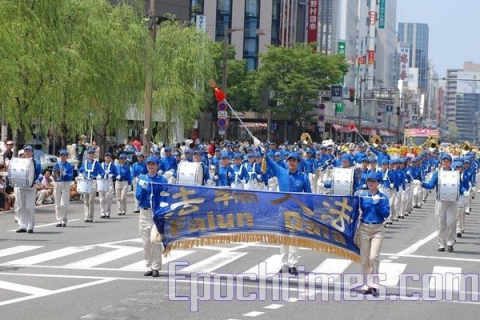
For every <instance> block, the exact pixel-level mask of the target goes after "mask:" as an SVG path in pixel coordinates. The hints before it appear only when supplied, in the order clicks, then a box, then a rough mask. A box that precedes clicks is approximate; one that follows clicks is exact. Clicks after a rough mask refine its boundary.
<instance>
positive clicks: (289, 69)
mask: <svg viewBox="0 0 480 320" xmlns="http://www.w3.org/2000/svg"><path fill="white" fill-rule="evenodd" d="M314 48H315V45H314V44H304V43H298V44H295V45H294V46H292V47H275V46H270V47H269V48H268V51H267V53H266V54H265V55H262V56H261V62H262V63H261V66H260V68H259V69H258V74H257V76H256V83H255V86H254V88H256V89H255V95H254V98H255V100H256V102H257V104H259V101H260V99H261V95H262V90H268V91H269V92H270V98H271V100H273V101H274V102H276V103H277V107H275V108H272V112H275V113H279V114H283V115H286V116H288V118H289V119H291V120H292V121H293V123H294V124H295V130H296V132H294V137H295V136H297V135H298V133H299V132H302V131H303V125H304V124H305V123H307V122H310V116H309V111H311V110H312V109H314V108H315V106H316V105H315V103H316V102H317V101H318V99H319V90H322V89H326V88H328V86H329V85H331V84H334V83H338V82H339V81H340V80H341V79H342V77H343V76H344V74H345V73H346V72H347V70H348V65H347V64H346V62H345V57H344V56H341V55H324V54H321V53H318V52H316V51H315V50H314Z"/></svg>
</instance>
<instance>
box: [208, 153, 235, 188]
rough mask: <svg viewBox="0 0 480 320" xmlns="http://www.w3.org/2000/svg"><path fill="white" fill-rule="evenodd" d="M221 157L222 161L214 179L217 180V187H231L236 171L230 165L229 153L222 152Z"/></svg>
mask: <svg viewBox="0 0 480 320" xmlns="http://www.w3.org/2000/svg"><path fill="white" fill-rule="evenodd" d="M220 158H221V161H220V164H219V165H218V166H217V168H216V170H215V176H214V177H213V180H214V181H215V183H216V185H217V187H230V185H231V184H232V182H233V180H234V179H235V172H234V171H233V168H232V167H231V166H230V160H229V158H228V153H226V152H222V155H221V156H220Z"/></svg>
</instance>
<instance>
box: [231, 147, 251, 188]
mask: <svg viewBox="0 0 480 320" xmlns="http://www.w3.org/2000/svg"><path fill="white" fill-rule="evenodd" d="M242 160H243V156H242V154H241V153H236V154H235V156H234V157H233V161H234V163H233V164H232V169H233V172H234V174H235V179H234V182H235V183H237V184H240V185H242V186H243V184H245V182H246V181H247V179H248V172H247V169H246V168H245V166H244V165H243V164H242Z"/></svg>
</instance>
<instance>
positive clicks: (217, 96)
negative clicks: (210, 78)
mask: <svg viewBox="0 0 480 320" xmlns="http://www.w3.org/2000/svg"><path fill="white" fill-rule="evenodd" d="M213 90H215V99H217V102H222V101H223V100H225V98H226V97H227V95H226V94H225V93H224V92H223V91H222V90H220V89H219V88H218V87H215V88H213Z"/></svg>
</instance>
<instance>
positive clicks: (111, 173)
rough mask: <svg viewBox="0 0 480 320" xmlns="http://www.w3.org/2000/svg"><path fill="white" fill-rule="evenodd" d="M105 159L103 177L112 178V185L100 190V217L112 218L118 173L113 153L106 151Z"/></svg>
mask: <svg viewBox="0 0 480 320" xmlns="http://www.w3.org/2000/svg"><path fill="white" fill-rule="evenodd" d="M104 158H105V161H104V162H103V163H102V169H103V171H104V174H103V177H102V179H111V180H112V185H111V186H110V188H109V189H108V191H99V192H98V198H99V199H100V218H102V219H110V213H111V211H112V202H113V195H114V194H115V184H114V181H115V179H116V177H117V175H118V172H117V167H116V166H115V164H114V163H113V161H112V160H113V159H112V154H111V153H110V152H105V154H104Z"/></svg>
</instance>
